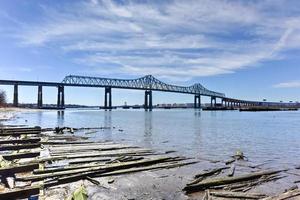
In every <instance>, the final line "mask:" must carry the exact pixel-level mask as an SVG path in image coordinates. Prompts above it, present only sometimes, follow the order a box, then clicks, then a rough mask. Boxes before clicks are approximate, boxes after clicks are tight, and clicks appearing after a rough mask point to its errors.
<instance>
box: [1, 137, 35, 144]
mask: <svg viewBox="0 0 300 200" xmlns="http://www.w3.org/2000/svg"><path fill="white" fill-rule="evenodd" d="M40 141H41V138H26V139H7V140H0V144H28V143H37V142H40Z"/></svg>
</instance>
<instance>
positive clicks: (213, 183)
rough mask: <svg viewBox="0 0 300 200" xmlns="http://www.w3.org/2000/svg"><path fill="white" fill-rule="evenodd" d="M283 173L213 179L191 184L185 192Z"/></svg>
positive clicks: (267, 172) (273, 172)
mask: <svg viewBox="0 0 300 200" xmlns="http://www.w3.org/2000/svg"><path fill="white" fill-rule="evenodd" d="M281 171H283V170H276V171H275V170H268V171H260V172H254V173H251V174H245V175H241V176H236V177H222V178H212V179H208V180H204V181H201V182H199V183H195V184H189V185H187V186H186V187H185V188H184V190H185V191H187V192H192V191H196V190H204V189H207V188H210V187H213V186H219V185H226V184H231V183H237V182H241V181H247V180H251V179H257V178H260V177H262V176H264V175H271V174H276V173H279V172H281Z"/></svg>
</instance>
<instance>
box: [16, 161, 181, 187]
mask: <svg viewBox="0 0 300 200" xmlns="http://www.w3.org/2000/svg"><path fill="white" fill-rule="evenodd" d="M178 159H181V160H182V158H178V157H159V158H151V159H144V160H140V161H131V162H124V163H114V164H107V165H105V166H100V167H90V168H84V169H76V170H68V171H62V172H55V173H48V174H38V175H32V176H27V177H17V178H16V180H21V181H36V180H42V179H45V178H53V177H60V176H70V175H73V174H78V173H88V174H93V173H100V172H108V171H113V170H118V169H126V168H131V167H136V166H145V165H152V164H156V163H163V162H171V161H177V160H178Z"/></svg>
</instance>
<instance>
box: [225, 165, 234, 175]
mask: <svg viewBox="0 0 300 200" xmlns="http://www.w3.org/2000/svg"><path fill="white" fill-rule="evenodd" d="M234 171H235V164H232V165H231V167H230V169H229V172H228V174H227V176H233V175H234Z"/></svg>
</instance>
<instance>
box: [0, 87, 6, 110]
mask: <svg viewBox="0 0 300 200" xmlns="http://www.w3.org/2000/svg"><path fill="white" fill-rule="evenodd" d="M5 105H6V93H5V92H4V91H2V90H0V107H2V106H5Z"/></svg>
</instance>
